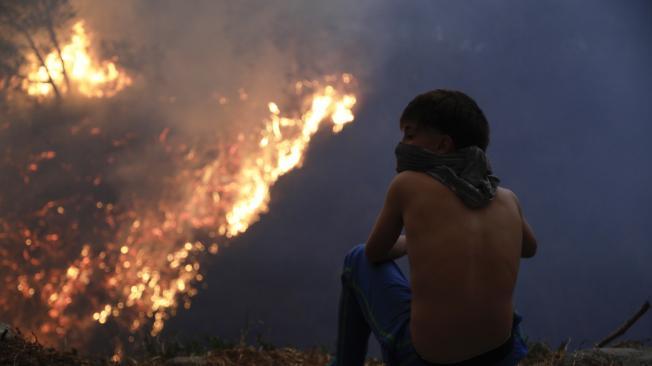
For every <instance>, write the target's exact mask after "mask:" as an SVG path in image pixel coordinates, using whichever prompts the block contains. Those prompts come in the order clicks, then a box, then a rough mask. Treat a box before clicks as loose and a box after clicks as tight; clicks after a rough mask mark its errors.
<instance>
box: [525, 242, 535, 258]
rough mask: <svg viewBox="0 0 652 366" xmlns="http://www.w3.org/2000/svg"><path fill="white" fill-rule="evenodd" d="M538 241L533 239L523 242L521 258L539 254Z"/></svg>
mask: <svg viewBox="0 0 652 366" xmlns="http://www.w3.org/2000/svg"><path fill="white" fill-rule="evenodd" d="M537 248H538V245H537V242H536V240H533V241H531V242H529V243H527V244H526V243H523V246H522V247H521V258H532V257H534V256H535V255H536V254H537Z"/></svg>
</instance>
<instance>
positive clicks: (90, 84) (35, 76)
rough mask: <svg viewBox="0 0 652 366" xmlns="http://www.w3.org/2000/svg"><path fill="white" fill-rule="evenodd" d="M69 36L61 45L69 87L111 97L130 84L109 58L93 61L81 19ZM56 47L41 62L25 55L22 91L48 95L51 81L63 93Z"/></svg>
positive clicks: (86, 93) (89, 95)
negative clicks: (26, 58)
mask: <svg viewBox="0 0 652 366" xmlns="http://www.w3.org/2000/svg"><path fill="white" fill-rule="evenodd" d="M72 29H73V35H72V37H71V39H70V42H69V43H67V44H65V45H63V46H62V47H61V59H63V63H64V65H65V70H66V73H67V75H68V78H69V79H70V82H71V86H72V87H76V88H77V91H78V92H79V93H81V94H82V95H84V96H86V97H95V98H102V97H111V96H114V95H115V94H116V93H118V92H119V91H121V90H122V89H124V88H125V87H127V86H129V85H131V83H132V80H131V78H130V77H129V76H128V75H127V74H125V73H124V71H121V70H120V69H118V67H117V66H116V64H115V63H114V62H112V61H101V62H99V61H97V60H95V59H94V58H93V57H91V53H90V44H91V41H90V38H89V37H88V35H87V34H86V31H85V29H84V22H83V21H78V22H77V23H75V24H74V25H73V27H72ZM61 59H60V58H59V54H58V53H57V51H56V50H52V51H51V52H50V53H48V54H47V55H46V56H45V57H44V63H45V64H46V65H47V69H46V67H45V66H43V65H41V63H40V62H39V61H38V60H37V57H36V56H35V55H30V56H29V61H30V62H29V65H28V66H27V78H26V79H25V80H23V85H22V87H23V90H25V91H26V92H27V93H28V94H29V95H32V96H49V95H52V94H53V93H54V90H53V87H52V84H50V82H49V78H48V71H49V75H50V76H51V77H52V81H53V82H54V83H55V84H56V85H57V88H59V89H60V90H61V91H62V92H67V91H68V90H67V86H66V84H65V83H64V78H65V76H64V68H63V65H62V64H61Z"/></svg>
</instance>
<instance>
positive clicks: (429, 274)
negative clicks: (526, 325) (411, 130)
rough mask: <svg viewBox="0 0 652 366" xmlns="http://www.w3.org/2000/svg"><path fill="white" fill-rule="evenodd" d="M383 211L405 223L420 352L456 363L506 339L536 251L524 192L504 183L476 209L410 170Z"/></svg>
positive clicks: (399, 178) (397, 183)
mask: <svg viewBox="0 0 652 366" xmlns="http://www.w3.org/2000/svg"><path fill="white" fill-rule="evenodd" d="M383 215H385V218H386V219H387V221H386V222H385V224H387V222H388V221H390V220H392V217H394V218H400V219H399V221H402V225H403V227H404V229H405V236H406V239H407V240H406V246H407V248H406V249H407V255H408V259H409V262H410V275H411V281H410V282H411V288H412V305H411V306H412V309H411V314H412V315H411V320H410V330H411V334H412V337H413V338H412V341H413V343H414V346H415V349H416V350H417V352H418V353H419V354H420V355H421V356H422V357H423V358H424V359H427V360H428V361H430V362H441V363H451V362H456V361H460V360H465V359H468V358H471V357H474V356H476V355H479V354H482V353H484V352H487V351H489V350H491V349H494V348H496V347H498V346H499V345H501V344H502V343H503V342H505V341H506V340H507V339H508V338H509V336H510V331H511V329H512V316H513V309H512V294H513V290H514V287H515V284H516V278H517V274H518V268H519V261H520V258H521V256H525V257H529V256H532V255H534V251H535V249H536V247H535V246H533V245H535V244H534V239H533V238H532V233H531V230H530V229H529V226H528V225H527V223H526V222H525V221H524V219H523V218H522V215H521V212H520V207H519V204H518V201H517V199H516V196H515V195H514V194H513V193H512V192H511V191H509V190H507V189H504V188H498V190H497V192H496V197H495V198H494V199H493V200H492V201H491V203H490V204H489V205H488V206H487V207H484V208H482V209H470V208H468V207H466V206H465V205H464V204H463V203H462V201H461V200H460V199H459V198H458V197H457V196H456V194H455V193H454V192H453V191H451V190H450V189H449V188H448V187H446V186H444V185H443V184H441V183H440V182H438V181H437V180H435V179H433V178H432V177H430V176H428V175H427V174H424V173H420V172H413V171H405V172H403V173H400V174H398V175H397V176H396V177H395V179H394V180H393V182H392V184H391V185H390V188H389V191H388V195H387V198H386V203H385V207H384V208H383V213H381V216H383ZM381 218H382V217H381ZM381 218H379V224H380V223H381V222H380V221H381ZM398 224H400V223H398ZM389 226H391V225H389ZM372 239H373V238H370V240H372Z"/></svg>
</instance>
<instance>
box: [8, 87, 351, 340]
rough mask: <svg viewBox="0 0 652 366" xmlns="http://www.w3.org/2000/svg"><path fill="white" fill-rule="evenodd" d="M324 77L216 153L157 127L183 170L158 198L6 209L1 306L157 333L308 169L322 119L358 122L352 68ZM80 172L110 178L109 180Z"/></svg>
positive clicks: (37, 318) (55, 323)
mask: <svg viewBox="0 0 652 366" xmlns="http://www.w3.org/2000/svg"><path fill="white" fill-rule="evenodd" d="M324 80H325V81H322V82H320V81H303V82H299V83H297V84H296V85H295V87H296V88H295V91H296V94H297V96H296V97H297V100H299V101H302V103H300V106H299V107H296V106H295V107H294V108H291V107H283V106H282V105H279V104H278V103H276V102H269V103H268V105H267V109H268V110H269V115H268V117H266V118H265V119H264V120H263V121H262V123H260V127H259V128H258V129H254V130H253V131H251V132H250V133H249V134H240V135H239V136H238V138H237V139H236V141H235V142H230V143H222V144H217V146H212V147H210V148H211V149H213V150H217V155H216V156H215V155H211V157H210V158H203V156H205V155H204V154H202V149H201V147H198V146H196V147H190V146H187V145H185V144H183V143H178V142H175V141H174V139H173V138H171V137H170V135H172V134H173V131H172V132H171V131H170V129H168V128H166V129H164V130H163V131H161V132H160V134H159V135H158V136H156V139H155V140H156V141H157V142H158V143H160V144H162V145H164V146H165V147H166V151H171V152H172V153H171V154H172V155H173V156H174V158H175V159H178V161H179V166H183V167H185V168H184V169H182V170H181V171H180V172H179V174H176V175H175V176H173V177H170V180H169V181H166V182H164V183H165V187H168V188H167V189H168V191H166V194H165V195H164V196H163V197H162V198H161V200H160V201H158V202H156V203H155V204H154V206H152V203H148V202H145V200H139V199H138V198H137V197H135V198H130V199H129V202H128V203H125V202H121V201H116V202H104V201H101V200H96V198H94V197H93V196H92V195H91V196H74V197H69V198H62V199H56V200H50V201H47V202H46V203H45V204H44V205H43V206H42V207H41V208H40V209H39V210H37V211H36V212H34V213H32V214H30V215H29V216H28V217H27V219H25V218H23V219H17V218H15V217H13V216H4V217H3V216H0V240H4V241H6V242H8V243H11V244H12V245H11V246H0V274H1V275H2V276H0V279H2V280H3V281H4V284H14V285H11V287H7V286H8V285H7V286H5V288H3V289H2V290H0V292H2V293H0V295H2V296H0V310H4V311H10V310H12V309H14V310H15V309H16V306H17V304H21V303H22V304H30V306H31V308H32V309H34V310H33V311H29V312H28V313H29V316H27V315H24V316H25V317H26V318H28V320H24V322H28V321H29V322H31V323H30V324H34V325H36V326H37V327H38V330H39V332H40V333H41V335H44V336H48V335H50V336H52V338H57V337H60V336H62V335H67V336H68V335H70V333H71V332H72V331H76V332H77V333H78V334H81V335H82V336H83V334H84V333H85V331H87V330H89V329H92V328H94V327H97V326H102V325H105V324H109V323H114V324H117V325H119V326H123V327H124V328H126V329H128V330H129V331H131V332H137V331H139V330H140V329H142V328H143V327H148V325H151V326H149V327H148V328H149V332H150V333H151V334H152V335H157V334H159V333H160V332H161V331H162V329H163V328H164V325H165V321H166V320H167V319H169V318H170V317H171V316H173V315H174V314H175V313H176V311H177V310H178V308H179V307H180V306H183V308H186V309H188V308H190V306H191V298H192V297H193V296H195V295H196V294H197V292H198V284H200V283H201V282H202V281H203V280H204V276H203V274H202V273H201V259H202V257H204V256H205V253H207V252H208V253H210V254H217V253H218V252H219V250H220V247H221V246H222V244H224V242H226V241H227V240H228V238H232V237H235V236H237V235H239V234H242V233H244V232H245V231H246V230H247V229H248V228H249V227H250V226H251V225H252V224H253V223H254V222H256V221H257V220H259V218H260V216H261V215H262V214H263V213H265V212H267V210H268V204H269V201H270V187H271V186H272V185H273V184H274V183H275V182H276V181H277V180H278V179H279V178H280V177H281V176H282V175H284V174H286V173H288V172H290V171H291V170H293V169H296V168H299V167H301V165H302V163H303V160H304V157H305V154H306V150H307V149H308V146H309V144H310V141H311V139H312V137H313V136H314V135H315V133H317V132H318V131H319V130H320V127H321V126H322V125H323V124H325V123H329V124H330V128H331V131H332V132H333V133H338V132H340V131H342V129H343V128H344V126H346V125H347V124H349V123H351V122H352V121H353V120H354V115H353V111H352V109H353V107H354V106H355V104H356V97H355V95H354V94H353V93H351V92H346V90H350V89H352V85H351V83H352V81H353V77H352V75H350V74H343V75H339V76H336V77H329V78H325V79H324ZM80 90H81V89H80ZM104 93H105V94H103V95H105V96H106V95H108V94H106V91H104ZM241 94H242V93H241ZM96 130H97V128H96V127H91V126H89V127H88V131H87V132H88V134H89V136H96V135H98V134H99V133H100V132H98V131H96ZM71 133H80V132H79V131H78V130H74V132H71ZM57 159H58V155H57V153H56V151H53V150H47V151H43V152H38V153H35V154H34V155H33V156H32V157H31V159H30V161H29V162H28V168H26V171H27V173H25V175H24V179H25V184H30V176H31V175H30V174H35V173H36V172H37V171H38V170H39V168H40V165H42V164H49V163H50V162H52V161H56V160H57ZM32 165H33V169H32ZM62 165H64V166H65V164H62ZM84 179H87V180H88V182H89V185H92V186H93V187H96V186H101V185H102V184H103V181H102V179H101V177H88V178H84ZM89 216H90V217H92V218H94V220H95V221H93V222H95V223H96V226H97V227H93V228H92V235H91V236H90V237H89V236H83V235H82V234H81V231H82V230H81V229H82V226H83V224H82V223H83V222H84V218H85V217H89ZM91 241H92V242H91ZM10 247H11V248H12V249H11V250H10V249H8V248H10ZM16 248H17V249H16ZM71 250H74V252H72V254H71V253H70V251H71ZM71 258H72V259H71ZM62 263H64V265H62ZM42 315H43V316H42ZM18 325H22V324H18ZM28 328H30V327H28ZM46 339H47V338H46ZM130 339H132V338H130Z"/></svg>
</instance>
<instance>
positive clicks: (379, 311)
mask: <svg viewBox="0 0 652 366" xmlns="http://www.w3.org/2000/svg"><path fill="white" fill-rule="evenodd" d="M411 300H412V293H411V291H410V287H409V283H408V280H407V279H406V278H405V276H404V275H403V272H401V269H400V268H399V267H398V265H397V264H396V263H395V262H394V261H388V262H384V263H381V264H372V263H371V262H369V261H368V260H367V258H366V256H365V253H364V244H360V245H358V246H356V247H354V248H353V249H351V251H349V253H348V254H347V255H346V258H345V259H344V270H343V272H342V292H341V294H340V305H339V306H340V308H339V321H338V323H339V324H338V331H337V351H336V354H335V358H334V360H333V362H332V363H331V365H340V366H357V365H363V364H364V361H365V358H366V356H367V342H368V340H369V335H370V333H372V332H373V334H374V336H375V337H376V339H377V340H378V342H379V343H380V348H381V351H382V357H383V361H384V362H385V364H386V365H388V366H393V365H410V366H425V365H432V364H431V363H428V362H427V361H425V360H423V359H422V358H421V357H420V356H419V355H418V354H417V352H416V351H415V349H414V347H413V346H412V341H411V337H410V303H411ZM521 319H522V317H521V315H519V314H518V313H517V312H516V311H514V322H513V327H512V334H513V345H512V346H513V348H512V350H511V352H510V353H509V354H508V355H507V356H506V357H505V358H504V359H502V360H501V361H500V362H498V363H494V365H495V366H514V365H516V364H518V362H519V360H521V359H522V358H524V357H525V355H526V354H527V346H526V344H525V341H524V340H523V338H522V337H521V329H520V325H519V324H520V322H521ZM487 366H490V365H487Z"/></svg>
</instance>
